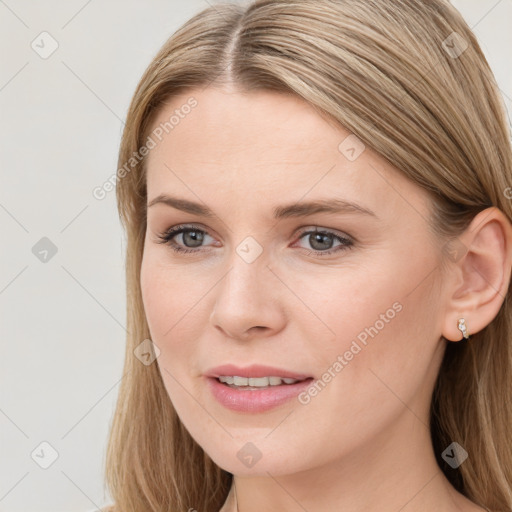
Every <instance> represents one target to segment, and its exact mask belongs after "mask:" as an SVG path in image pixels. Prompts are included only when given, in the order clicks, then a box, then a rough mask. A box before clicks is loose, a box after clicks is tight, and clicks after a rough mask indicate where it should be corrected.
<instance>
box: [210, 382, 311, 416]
mask: <svg viewBox="0 0 512 512" xmlns="http://www.w3.org/2000/svg"><path fill="white" fill-rule="evenodd" d="M206 381H207V384H208V387H209V389H210V391H211V393H212V395H213V396H214V397H215V399H216V400H217V401H218V402H219V403H220V404H221V405H223V406H224V407H226V408H228V409H231V410H232V411H236V412H245V413H260V412H265V411H268V410H270V409H273V408H274V407H278V406H280V405H283V404H284V403H286V402H288V401H289V400H291V399H292V398H294V397H296V396H297V395H298V394H299V393H301V391H303V390H305V389H306V388H307V387H308V386H309V385H310V384H311V382H312V381H313V378H312V377H311V378H308V379H307V380H303V381H301V382H296V383H295V384H281V385H279V386H270V387H268V388H265V389H235V388H231V387H229V386H228V385H226V384H223V383H222V382H220V381H219V380H217V378H216V377H206Z"/></svg>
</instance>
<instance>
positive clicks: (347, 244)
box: [157, 225, 354, 256]
mask: <svg viewBox="0 0 512 512" xmlns="http://www.w3.org/2000/svg"><path fill="white" fill-rule="evenodd" d="M190 231H196V232H200V233H204V234H206V235H208V233H207V232H206V231H204V230H203V229H199V228H196V227H194V226H190V225H178V226H174V227H172V228H169V229H168V230H166V231H164V232H163V233H162V234H160V235H158V238H159V241H158V242H157V243H159V244H166V245H168V246H169V247H170V248H171V249H172V250H173V251H174V252H177V253H181V254H185V253H197V252H199V251H200V249H199V248H197V249H184V248H183V247H180V246H179V245H175V243H174V242H173V240H172V239H173V238H174V237H176V236H177V235H179V234H180V233H186V232H190ZM313 233H320V234H322V235H332V236H333V237H334V238H335V239H337V240H338V241H339V242H341V245H338V246H336V247H335V248H333V249H328V250H326V251H318V250H315V249H313V250H309V251H308V250H307V249H304V250H306V251H307V254H308V255H315V256H328V255H330V254H334V253H337V252H341V251H345V250H347V249H350V248H352V246H353V244H354V242H353V240H351V239H350V238H348V237H342V236H340V235H337V234H336V233H335V232H333V231H329V230H323V229H322V230H321V229H314V230H309V231H303V232H301V233H300V234H299V240H300V239H301V238H302V237H304V235H310V234H313Z"/></svg>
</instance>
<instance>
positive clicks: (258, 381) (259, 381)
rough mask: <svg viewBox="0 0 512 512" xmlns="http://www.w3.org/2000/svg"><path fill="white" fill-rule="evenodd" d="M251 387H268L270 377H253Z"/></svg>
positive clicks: (250, 379) (250, 382)
mask: <svg viewBox="0 0 512 512" xmlns="http://www.w3.org/2000/svg"><path fill="white" fill-rule="evenodd" d="M249 386H258V387H264V386H268V377H251V378H249Z"/></svg>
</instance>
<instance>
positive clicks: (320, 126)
mask: <svg viewBox="0 0 512 512" xmlns="http://www.w3.org/2000/svg"><path fill="white" fill-rule="evenodd" d="M191 98H193V102H191ZM189 104H193V105H195V106H194V107H193V108H186V107H184V106H186V105H189ZM173 116H174V117H173ZM172 117H173V119H172V121H173V122H172V123H170V120H171V118H172ZM165 123H167V125H166V124H165ZM158 127H161V128H162V127H163V128H164V129H163V133H162V135H161V139H162V140H161V141H159V140H157V139H155V141H156V142H157V144H156V146H155V147H154V148H153V149H152V150H151V151H150V153H149V155H148V157H147V158H148V159H147V172H148V175H147V186H148V198H149V199H151V198H153V197H155V196H156V195H158V194H161V193H172V194H173V195H178V194H179V195H181V196H182V197H185V198H188V199H190V200H197V198H198V197H199V198H201V199H203V200H205V202H208V204H209V206H210V207H212V208H214V209H215V207H216V206H222V205H223V204H229V205H231V206H232V207H234V208H238V209H239V208H244V209H247V208H250V207H251V201H254V206H255V207H256V206H258V207H259V208H261V206H262V204H264V203H269V204H277V203H282V202H286V201H287V200H289V201H298V200H300V199H301V198H303V197H304V198H305V199H306V198H307V199H313V198H317V197H338V196H339V197H342V198H344V199H346V200H351V201H356V200H357V201H359V202H360V203H362V204H365V205H367V206H368V207H369V208H371V209H372V210H374V211H379V210H380V211H381V212H382V211H387V212H389V213H390V214H393V213H395V214H396V215H398V214H399V213H400V212H401V211H403V209H404V208H406V209H410V208H411V206H410V204H409V202H410V201H411V200H412V201H416V202H417V203H420V202H422V200H424V194H423V191H422V190H421V189H419V187H417V186H415V185H414V184H413V183H412V182H410V181H409V180H407V179H406V178H405V177H404V176H402V175H401V174H400V173H399V172H398V171H397V170H396V169H395V168H394V167H392V166H391V165H390V164H389V163H388V162H387V161H386V160H385V159H383V158H382V157H380V156H379V155H378V154H377V153H375V152H373V151H372V150H371V149H370V148H368V147H366V148H365V147H364V145H363V144H362V143H361V142H360V141H359V140H358V139H357V138H355V136H354V135H352V134H351V133H350V132H349V131H347V130H346V129H344V128H343V127H341V126H340V125H338V124H335V123H334V122H333V121H330V120H328V119H326V118H325V117H324V116H321V115H320V114H319V112H317V111H316V110H315V109H314V108H313V107H312V106H311V105H309V104H308V103H307V102H305V101H303V100H302V99H300V98H298V97H296V96H293V95H287V94H282V93H276V92H271V91H253V92H249V93H241V92H237V91H226V90H220V89H216V88H212V87H209V88H207V89H206V90H204V91H202V90H200V89H195V90H190V91H188V92H186V93H184V94H181V95H179V96H175V97H173V98H172V99H171V100H169V101H168V102H167V103H166V105H165V107H163V108H162V109H161V110H160V112H159V113H158V115H157V116H156V118H155V121H154V123H153V127H152V129H153V131H154V130H155V129H158ZM165 127H166V128H167V129H165ZM161 131H162V130H161ZM166 132H168V133H166ZM404 197H408V198H409V201H405V200H404ZM210 199H211V200H212V201H213V203H211V204H210V202H209V200H210ZM417 207H418V208H420V209H421V208H422V206H421V205H419V204H418V206H417ZM237 211H238V210H237ZM425 213H426V212H425Z"/></svg>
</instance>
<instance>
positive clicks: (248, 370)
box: [204, 364, 312, 386]
mask: <svg viewBox="0 0 512 512" xmlns="http://www.w3.org/2000/svg"><path fill="white" fill-rule="evenodd" d="M204 375H205V376H206V377H215V378H217V377H220V376H222V375H228V376H238V377H286V378H289V379H296V380H304V379H308V378H310V377H312V376H311V375H305V374H301V373H295V372H292V371H289V370H285V369H283V368H276V367H273V366H265V365H261V364H253V365H251V366H245V367H243V368H241V367H239V366H236V365H234V364H223V365H221V366H216V367H214V368H210V369H209V370H207V371H206V372H204ZM288 385H289V386H293V385H294V384H288Z"/></svg>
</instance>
